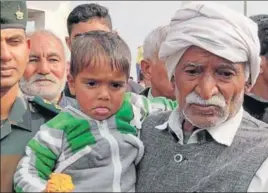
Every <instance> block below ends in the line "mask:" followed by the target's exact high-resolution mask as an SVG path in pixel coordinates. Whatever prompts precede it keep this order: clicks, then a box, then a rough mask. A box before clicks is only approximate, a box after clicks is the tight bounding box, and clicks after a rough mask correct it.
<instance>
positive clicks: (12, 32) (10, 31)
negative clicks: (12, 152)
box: [1, 28, 26, 39]
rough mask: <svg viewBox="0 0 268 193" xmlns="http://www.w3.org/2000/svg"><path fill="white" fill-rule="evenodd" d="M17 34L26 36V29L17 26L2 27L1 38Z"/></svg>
mask: <svg viewBox="0 0 268 193" xmlns="http://www.w3.org/2000/svg"><path fill="white" fill-rule="evenodd" d="M16 36H20V37H23V38H25V37H26V35H25V30H24V29H15V28H8V29H1V39H8V38H12V37H16Z"/></svg>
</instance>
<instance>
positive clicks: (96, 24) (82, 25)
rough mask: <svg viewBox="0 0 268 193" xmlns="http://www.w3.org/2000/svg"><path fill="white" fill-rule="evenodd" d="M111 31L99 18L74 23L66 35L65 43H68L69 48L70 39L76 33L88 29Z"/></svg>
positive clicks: (84, 31) (87, 30)
mask: <svg viewBox="0 0 268 193" xmlns="http://www.w3.org/2000/svg"><path fill="white" fill-rule="evenodd" d="M97 30H102V31H107V32H108V31H111V30H110V29H109V27H108V26H107V25H105V23H104V22H103V21H102V20H100V19H92V20H89V21H87V22H79V23H77V24H74V25H73V27H72V32H71V35H70V37H66V38H65V40H66V44H67V45H68V47H69V49H70V48H71V44H72V40H73V39H74V37H75V36H76V35H77V34H81V33H86V32H89V31H97Z"/></svg>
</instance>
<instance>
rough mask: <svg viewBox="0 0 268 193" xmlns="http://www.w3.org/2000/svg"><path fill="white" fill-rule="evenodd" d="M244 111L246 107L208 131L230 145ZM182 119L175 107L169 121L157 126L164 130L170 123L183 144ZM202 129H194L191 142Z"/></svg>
mask: <svg viewBox="0 0 268 193" xmlns="http://www.w3.org/2000/svg"><path fill="white" fill-rule="evenodd" d="M243 112H244V109H243V107H241V108H240V110H239V111H238V113H237V114H236V115H235V116H234V117H232V118H231V119H229V120H228V121H226V122H224V123H223V124H221V125H220V126H217V127H214V128H210V129H208V130H207V131H208V132H209V134H210V135H211V136H212V137H213V139H214V140H215V141H216V142H218V143H220V144H223V145H226V146H230V145H231V144H232V142H233V139H234V137H235V134H236V132H237V130H238V128H239V126H240V123H241V121H242V118H243ZM182 121H183V120H182V119H181V116H180V113H179V111H178V109H174V110H173V111H172V112H171V114H170V117H169V119H168V121H167V122H165V123H164V124H162V125H158V126H156V128H157V129H160V130H163V129H164V128H167V126H168V125H169V127H170V129H171V130H172V131H173V132H174V133H175V134H176V136H177V137H178V139H179V141H180V143H181V144H182V143H183V142H182V141H183V131H182V128H181V126H182ZM202 130H204V129H199V130H196V131H194V132H193V133H192V136H191V137H190V139H189V143H194V141H195V139H196V134H197V133H199V132H200V131H202ZM195 142H197V141H195Z"/></svg>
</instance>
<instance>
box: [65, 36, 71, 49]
mask: <svg viewBox="0 0 268 193" xmlns="http://www.w3.org/2000/svg"><path fill="white" fill-rule="evenodd" d="M65 42H66V44H67V46H68V48H69V50H70V51H71V38H70V37H65Z"/></svg>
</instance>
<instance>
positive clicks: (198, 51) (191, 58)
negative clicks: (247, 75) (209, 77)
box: [181, 46, 233, 64]
mask: <svg viewBox="0 0 268 193" xmlns="http://www.w3.org/2000/svg"><path fill="white" fill-rule="evenodd" d="M208 59H210V60H215V61H218V62H221V63H227V64H232V63H233V62H231V61H229V60H228V59H225V58H223V57H221V56H218V55H215V54H213V53H211V52H209V51H207V50H205V49H203V48H200V47H197V46H191V47H190V48H188V49H187V50H186V51H185V52H184V54H183V56H182V58H181V61H184V62H185V61H186V62H193V63H198V62H202V61H206V60H208Z"/></svg>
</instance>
